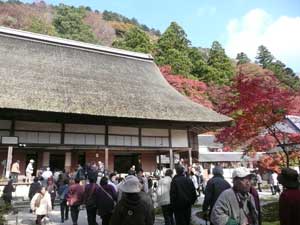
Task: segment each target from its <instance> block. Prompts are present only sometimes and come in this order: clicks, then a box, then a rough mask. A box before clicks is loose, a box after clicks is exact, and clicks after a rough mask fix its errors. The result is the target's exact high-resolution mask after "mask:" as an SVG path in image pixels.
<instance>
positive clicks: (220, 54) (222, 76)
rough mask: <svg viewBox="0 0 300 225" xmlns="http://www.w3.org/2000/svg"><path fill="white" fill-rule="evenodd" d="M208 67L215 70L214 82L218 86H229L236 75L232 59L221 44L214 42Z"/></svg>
mask: <svg viewBox="0 0 300 225" xmlns="http://www.w3.org/2000/svg"><path fill="white" fill-rule="evenodd" d="M207 64H208V66H211V67H212V68H213V69H215V71H214V73H217V74H215V75H214V78H213V79H210V80H212V81H213V82H214V83H216V84H228V83H229V82H230V81H231V79H232V77H233V75H234V66H233V64H232V62H231V60H230V58H229V57H228V56H227V55H226V54H225V50H224V49H223V48H222V46H221V44H220V43H219V42H217V41H214V42H213V44H212V47H211V49H210V51H209V58H208V62H207Z"/></svg>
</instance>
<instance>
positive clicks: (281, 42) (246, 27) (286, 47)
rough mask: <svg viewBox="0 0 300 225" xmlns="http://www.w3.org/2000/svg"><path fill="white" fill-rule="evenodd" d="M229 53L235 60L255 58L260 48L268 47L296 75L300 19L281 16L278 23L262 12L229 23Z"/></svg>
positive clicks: (248, 14) (252, 12) (299, 53)
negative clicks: (245, 55) (238, 58)
mask: <svg viewBox="0 0 300 225" xmlns="http://www.w3.org/2000/svg"><path fill="white" fill-rule="evenodd" d="M227 32H228V33H227V35H228V37H227V42H226V44H225V49H226V52H227V54H228V55H229V56H230V57H232V58H235V57H236V54H237V53H239V52H245V53H246V54H247V55H248V56H249V57H250V58H251V59H252V60H254V59H255V56H256V53H257V48H258V46H259V45H265V46H266V47H267V48H268V49H269V51H270V52H271V53H272V54H273V55H274V57H275V58H276V59H279V60H281V61H282V62H284V63H285V64H286V65H287V66H288V67H291V68H292V69H293V70H295V72H297V71H298V72H299V71H300V63H299V58H300V17H287V16H281V17H279V18H277V19H276V20H274V19H272V17H271V15H270V14H268V13H267V12H266V11H264V10H262V9H254V10H251V11H249V12H248V13H247V14H246V15H244V16H243V17H242V18H240V19H238V18H235V19H232V20H230V21H229V22H228V24H227Z"/></svg>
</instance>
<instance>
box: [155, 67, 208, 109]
mask: <svg viewBox="0 0 300 225" xmlns="http://www.w3.org/2000/svg"><path fill="white" fill-rule="evenodd" d="M160 71H161V73H162V74H163V76H164V77H165V79H166V80H167V81H168V83H169V84H171V85H172V86H173V87H174V88H175V89H176V90H177V91H179V92H180V93H181V94H183V95H185V96H187V97H188V98H189V99H191V100H192V101H194V102H196V103H199V104H201V105H204V106H206V107H208V108H212V107H213V104H212V103H211V101H210V100H209V99H208V95H207V85H206V84H205V83H204V82H202V81H198V80H193V79H189V78H186V77H184V76H183V75H178V74H172V72H171V71H172V69H171V66H169V65H165V66H162V67H160Z"/></svg>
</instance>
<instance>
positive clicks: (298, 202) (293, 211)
mask: <svg viewBox="0 0 300 225" xmlns="http://www.w3.org/2000/svg"><path fill="white" fill-rule="evenodd" d="M278 181H279V183H280V184H282V185H283V187H284V191H283V192H282V193H281V195H280V198H279V219H280V224H281V225H295V223H298V222H299V221H300V213H299V212H300V189H299V186H300V185H299V175H298V172H297V171H296V170H293V169H291V168H283V169H282V171H281V174H280V175H279V176H278Z"/></svg>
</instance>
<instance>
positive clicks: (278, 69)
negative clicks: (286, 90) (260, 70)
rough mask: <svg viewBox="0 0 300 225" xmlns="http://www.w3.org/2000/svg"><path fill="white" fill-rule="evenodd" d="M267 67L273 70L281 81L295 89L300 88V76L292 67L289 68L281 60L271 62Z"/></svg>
mask: <svg viewBox="0 0 300 225" xmlns="http://www.w3.org/2000/svg"><path fill="white" fill-rule="evenodd" d="M267 69H269V70H271V71H272V72H273V73H274V74H275V76H276V77H277V79H278V80H279V81H280V82H281V83H283V84H285V85H286V86H288V87H290V88H292V89H294V90H300V80H299V77H297V76H296V74H295V73H294V71H293V70H292V69H291V68H287V67H286V66H285V64H284V63H283V62H281V61H280V60H276V61H275V62H272V63H270V64H269V65H268V66H267Z"/></svg>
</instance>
